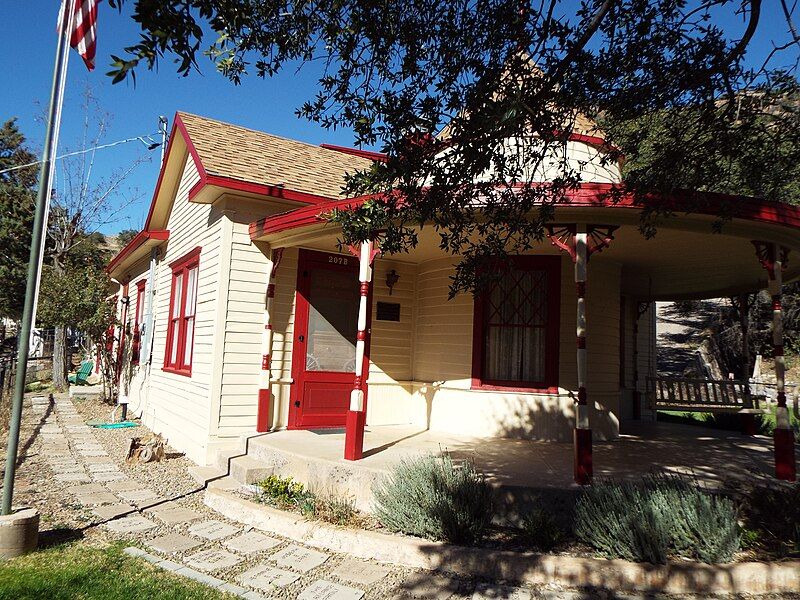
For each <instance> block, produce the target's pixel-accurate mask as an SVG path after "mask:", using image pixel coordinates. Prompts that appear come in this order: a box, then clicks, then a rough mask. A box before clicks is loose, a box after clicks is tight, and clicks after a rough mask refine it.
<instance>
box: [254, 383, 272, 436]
mask: <svg viewBox="0 0 800 600" xmlns="http://www.w3.org/2000/svg"><path fill="white" fill-rule="evenodd" d="M269 415H270V391H269V390H258V410H257V411H256V431H257V432H258V433H266V432H267V431H269V423H270V418H269Z"/></svg>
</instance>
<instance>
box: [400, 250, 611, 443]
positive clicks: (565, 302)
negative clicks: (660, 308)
mask: <svg viewBox="0 0 800 600" xmlns="http://www.w3.org/2000/svg"><path fill="white" fill-rule="evenodd" d="M561 264H562V270H561V310H560V321H561V324H560V327H561V336H560V344H559V385H560V388H561V392H560V394H558V395H557V396H556V395H542V394H531V393H511V392H491V391H483V390H480V391H478V390H474V391H473V390H470V385H471V374H472V373H471V371H472V329H473V327H472V323H473V300H472V298H471V297H470V296H468V295H460V296H457V297H456V298H455V299H453V300H448V299H447V293H448V285H449V282H450V279H449V278H450V276H451V275H452V274H453V266H452V259H448V258H445V259H440V260H435V261H430V262H427V263H423V264H422V265H419V267H418V281H417V294H416V305H417V319H416V333H415V345H414V352H413V364H414V380H415V384H414V385H415V395H416V396H417V397H418V398H419V399H420V401H421V402H422V403H423V405H424V407H425V408H424V410H425V411H426V412H427V413H428V414H429V415H430V417H429V419H430V421H429V425H430V427H431V429H434V430H443V431H448V432H453V433H466V434H473V435H504V436H510V437H534V438H540V439H558V440H568V439H570V436H571V430H572V427H573V425H574V420H573V419H574V417H573V415H574V409H573V404H574V402H573V400H572V397H571V396H570V392H572V393H575V392H576V388H577V378H576V374H575V373H576V358H575V335H576V334H575V318H576V317H575V310H576V308H575V285H574V277H573V267H572V263H571V262H570V261H569V260H567V259H563V258H562V261H561ZM589 271H590V274H589V285H588V314H587V320H588V336H587V349H588V361H589V378H588V382H587V385H588V390H589V399H590V403H592V404H594V407H593V408H594V409H593V410H592V412H591V423H592V427H593V429H594V430H595V435H596V436H597V437H599V438H608V437H613V436H615V435H616V434H617V433H618V421H619V417H618V410H619V385H618V379H619V282H620V270H619V267H618V266H617V265H616V264H614V263H610V262H603V261H600V260H597V259H595V260H593V261H592V263H591V265H590V268H589Z"/></svg>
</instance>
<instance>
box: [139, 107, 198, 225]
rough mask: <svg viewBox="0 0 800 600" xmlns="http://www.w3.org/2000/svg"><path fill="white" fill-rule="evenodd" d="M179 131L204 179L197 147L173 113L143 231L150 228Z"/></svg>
mask: <svg viewBox="0 0 800 600" xmlns="http://www.w3.org/2000/svg"><path fill="white" fill-rule="evenodd" d="M176 132H180V134H181V137H182V138H183V141H184V142H186V147H187V149H188V151H189V154H190V155H191V157H192V159H193V160H194V164H195V166H196V167H197V172H198V174H199V175H200V179H204V178H205V177H206V169H205V167H204V166H203V161H201V160H200V155H199V154H198V153H197V148H195V146H194V143H193V142H192V139H191V138H190V137H189V132H188V131H187V130H186V125H185V124H184V123H183V121H182V120H181V115H180V113H177V112H176V113H175V117H174V118H173V120H172V130H171V131H170V134H169V144H168V145H167V151H166V153H165V154H164V163H163V164H162V165H161V171H159V173H158V181H157V182H156V189H155V191H154V192H153V200H152V201H151V202H150V210H149V211H148V213H147V219H145V222H144V229H145V231H146V230H148V229H150V221H151V220H152V218H153V212H154V211H155V208H156V200H157V199H158V194H159V192H160V191H161V184H162V183H164V173H165V172H166V170H167V165H168V164H169V159H170V156H172V150H173V148H174V145H175V144H174V142H175V133H176Z"/></svg>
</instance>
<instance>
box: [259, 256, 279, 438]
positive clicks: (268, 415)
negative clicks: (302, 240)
mask: <svg viewBox="0 0 800 600" xmlns="http://www.w3.org/2000/svg"><path fill="white" fill-rule="evenodd" d="M282 257H283V248H275V249H274V250H273V251H272V258H271V260H270V264H269V266H268V269H269V274H268V275H267V298H266V301H265V302H264V331H263V333H262V334H261V372H260V374H259V385H258V412H257V414H256V431H257V432H259V433H264V432H267V431H269V429H270V426H271V423H272V412H273V411H272V389H271V387H272V386H271V383H272V382H271V374H272V310H273V308H272V307H273V304H274V301H275V275H276V274H277V273H278V265H280V263H281V258H282Z"/></svg>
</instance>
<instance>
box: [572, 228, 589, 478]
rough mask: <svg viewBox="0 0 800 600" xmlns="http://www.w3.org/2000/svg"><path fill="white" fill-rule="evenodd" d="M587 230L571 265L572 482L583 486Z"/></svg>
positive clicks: (586, 436)
mask: <svg viewBox="0 0 800 600" xmlns="http://www.w3.org/2000/svg"><path fill="white" fill-rule="evenodd" d="M586 244H587V235H586V227H585V226H580V225H579V226H578V227H577V228H576V232H575V246H574V249H575V250H574V259H573V260H574V263H575V291H576V296H577V311H576V334H577V366H578V405H577V413H576V418H575V440H574V442H575V443H574V449H575V460H574V467H575V469H574V470H575V473H574V475H575V481H576V482H577V483H579V484H581V485H586V484H588V483H591V481H592V430H591V429H590V428H589V405H588V399H587V394H586V375H587V366H586V282H587V273H588V269H587V267H588V260H589V255H588V252H587V246H586Z"/></svg>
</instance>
